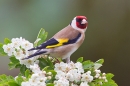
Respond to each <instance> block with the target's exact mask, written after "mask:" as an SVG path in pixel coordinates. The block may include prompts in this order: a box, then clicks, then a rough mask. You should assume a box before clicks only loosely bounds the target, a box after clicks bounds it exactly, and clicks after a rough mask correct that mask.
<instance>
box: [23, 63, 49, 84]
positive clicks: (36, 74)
mask: <svg viewBox="0 0 130 86" xmlns="http://www.w3.org/2000/svg"><path fill="white" fill-rule="evenodd" d="M30 69H31V70H32V72H33V74H32V76H31V78H30V79H29V80H28V81H27V82H22V86H46V83H45V82H46V80H47V77H46V73H45V72H44V71H41V70H40V68H39V66H38V65H37V64H34V65H30ZM49 78H50V79H51V77H49Z"/></svg>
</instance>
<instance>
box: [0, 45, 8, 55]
mask: <svg viewBox="0 0 130 86" xmlns="http://www.w3.org/2000/svg"><path fill="white" fill-rule="evenodd" d="M3 45H4V44H2V43H0V54H1V55H3V56H4V55H7V54H6V53H5V52H4V49H3Z"/></svg>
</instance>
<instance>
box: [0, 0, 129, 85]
mask: <svg viewBox="0 0 130 86" xmlns="http://www.w3.org/2000/svg"><path fill="white" fill-rule="evenodd" d="M76 15H85V16H87V18H88V22H89V26H88V29H87V31H86V39H85V42H84V43H83V45H82V46H81V47H80V48H79V49H78V50H77V51H76V52H75V53H74V54H73V55H72V56H71V60H73V61H75V60H76V59H77V58H78V57H80V56H83V57H84V58H85V59H86V60H87V59H89V60H92V61H96V60H98V59H100V58H104V59H105V63H104V65H103V67H102V68H101V70H102V72H106V73H109V72H111V73H113V74H114V75H115V77H114V78H113V79H114V80H115V81H116V82H117V83H118V85H119V86H130V84H129V83H128V82H129V80H130V78H129V77H130V75H129V73H130V35H129V34H130V24H129V23H130V0H0V42H3V39H4V38H5V37H8V38H10V39H11V38H15V37H23V38H26V39H27V40H29V41H30V42H34V41H35V39H36V36H37V34H38V32H39V30H40V28H45V29H46V31H47V32H49V35H48V38H50V37H51V36H53V35H54V34H55V33H56V32H57V31H59V30H60V29H62V28H64V27H65V26H67V25H68V24H69V23H70V21H71V20H72V19H73V18H74V17H75V16H76ZM8 63H9V58H8V57H2V56H1V57H0V74H3V73H5V74H7V75H13V76H15V75H17V74H18V70H8Z"/></svg>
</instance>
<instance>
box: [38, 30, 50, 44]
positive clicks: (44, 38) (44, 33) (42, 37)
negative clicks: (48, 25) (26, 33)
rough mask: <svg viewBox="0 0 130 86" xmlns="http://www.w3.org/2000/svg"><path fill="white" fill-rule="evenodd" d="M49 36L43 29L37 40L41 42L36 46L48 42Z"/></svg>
mask: <svg viewBox="0 0 130 86" xmlns="http://www.w3.org/2000/svg"><path fill="white" fill-rule="evenodd" d="M47 35H48V33H47V32H45V30H44V29H43V28H41V30H40V31H39V33H38V36H37V39H39V38H40V39H41V40H39V41H38V42H37V44H36V45H37V46H38V45H40V44H42V43H43V42H44V41H45V40H46V38H47Z"/></svg>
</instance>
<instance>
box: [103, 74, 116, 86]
mask: <svg viewBox="0 0 130 86" xmlns="http://www.w3.org/2000/svg"><path fill="white" fill-rule="evenodd" d="M113 76H114V75H113V74H112V73H107V74H106V78H107V80H108V82H105V83H103V85H102V86H118V85H117V84H116V83H115V81H114V80H112V77H113Z"/></svg>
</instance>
